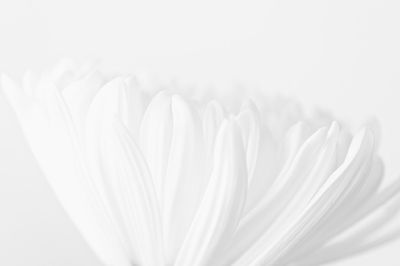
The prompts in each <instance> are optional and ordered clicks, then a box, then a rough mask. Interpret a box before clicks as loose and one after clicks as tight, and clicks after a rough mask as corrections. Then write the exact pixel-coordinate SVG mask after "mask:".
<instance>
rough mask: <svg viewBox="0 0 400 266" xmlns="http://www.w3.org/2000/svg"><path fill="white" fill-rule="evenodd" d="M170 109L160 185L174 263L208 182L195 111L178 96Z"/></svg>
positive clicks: (170, 257) (169, 254) (169, 256)
mask: <svg viewBox="0 0 400 266" xmlns="http://www.w3.org/2000/svg"><path fill="white" fill-rule="evenodd" d="M171 110H172V138H171V145H170V151H169V155H168V166H167V169H166V175H165V179H164V185H163V222H164V235H165V247H166V256H167V263H173V259H174V257H175V256H176V253H177V251H178V249H179V248H180V246H181V244H182V241H183V239H184V237H185V235H186V233H187V230H188V228H189V226H190V224H191V223H192V220H193V216H194V214H195V212H196V210H197V208H198V205H199V203H200V200H201V198H202V196H203V194H204V190H205V187H206V185H207V182H208V177H207V176H206V171H205V167H206V165H205V149H204V139H203V134H202V128H201V120H200V117H199V114H198V112H197V110H195V109H194V108H193V107H191V106H190V105H189V103H187V102H186V101H185V100H184V99H183V98H182V97H180V96H177V95H174V96H172V100H171Z"/></svg>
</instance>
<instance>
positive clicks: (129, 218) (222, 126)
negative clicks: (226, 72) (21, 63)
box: [2, 63, 400, 266]
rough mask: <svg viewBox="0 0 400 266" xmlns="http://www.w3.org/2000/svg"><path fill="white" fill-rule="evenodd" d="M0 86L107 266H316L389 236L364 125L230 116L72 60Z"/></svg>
mask: <svg viewBox="0 0 400 266" xmlns="http://www.w3.org/2000/svg"><path fill="white" fill-rule="evenodd" d="M2 88H3V90H4V92H5V94H6V96H7V97H8V99H9V101H10V103H11V104H12V106H13V107H14V109H15V111H16V113H17V116H18V118H19V120H20V122H21V126H22V128H23V130H24V133H25V136H26V138H27V140H28V143H29V144H30V146H31V148H32V151H33V153H34V155H35V157H36V158H37V160H38V162H39V164H40V166H41V168H42V170H43V171H44V173H45V175H46V177H47V178H48V180H49V182H50V184H51V185H52V187H53V188H54V191H55V193H56V195H57V196H58V198H59V200H60V201H61V203H62V204H63V206H64V207H65V210H66V211H67V212H68V214H69V215H70V217H71V218H72V220H73V221H74V223H75V224H76V226H77V227H78V229H79V230H80V231H81V233H82V235H83V236H84V237H85V239H86V240H87V242H88V243H89V244H90V246H91V247H92V248H93V250H94V251H95V252H96V253H97V255H98V256H99V258H100V259H101V260H102V261H103V262H104V263H105V264H106V265H112V266H132V265H144V266H164V265H165V266H167V265H174V266H189V265H190V266H194V265H199V266H200V265H218V266H219V265H234V266H249V265H254V266H256V265H308V266H309V265H319V264H321V263H325V262H329V261H332V260H335V259H339V258H342V257H345V256H348V255H350V254H353V253H356V252H359V251H363V250H366V249H369V248H371V247H373V246H375V245H377V244H381V243H383V242H386V241H388V240H390V239H392V238H394V237H396V236H397V234H398V231H384V230H383V229H385V228H386V226H385V225H386V224H387V223H388V222H389V221H390V220H391V219H392V218H393V216H394V214H395V213H396V212H397V206H398V197H397V196H398V195H399V190H400V182H399V181H396V182H395V183H393V184H391V185H389V186H386V187H382V186H381V183H382V179H383V163H382V161H381V159H380V157H379V156H378V154H377V152H376V140H375V138H376V137H375V136H374V134H373V132H372V131H371V130H370V129H369V128H368V126H367V127H365V128H364V129H362V130H360V131H359V132H358V133H356V134H355V135H352V134H351V133H350V132H349V131H348V130H347V129H346V128H344V127H342V126H340V125H339V123H338V122H335V121H334V120H333V119H332V118H330V117H328V116H322V115H317V116H308V115H305V114H303V113H302V112H301V110H300V108H299V106H298V105H297V104H295V103H292V102H289V101H276V102H274V103H273V102H271V103H269V104H266V103H257V104H255V103H253V102H251V101H247V102H245V103H244V104H243V105H242V106H241V107H239V108H237V110H228V109H227V108H224V107H223V105H222V104H220V103H219V102H218V101H215V100H214V101H208V102H204V101H200V100H196V99H190V98H189V97H184V96H182V95H180V94H176V93H172V92H169V91H168V90H161V89H160V90H159V91H158V92H150V91H149V90H146V89H145V88H144V87H143V85H142V83H141V82H140V81H137V80H136V79H135V78H132V77H125V76H120V77H116V78H113V79H111V80H107V79H106V78H105V77H104V76H103V75H102V74H101V73H99V72H98V71H97V70H95V69H93V68H87V67H77V66H75V65H73V64H72V63H63V64H61V65H60V66H58V67H57V68H55V69H53V70H51V71H48V72H46V73H44V74H42V75H35V74H33V73H32V72H27V73H26V74H25V76H24V78H23V81H22V84H21V85H20V86H19V85H17V84H16V83H15V82H13V81H12V80H11V79H9V78H8V77H6V76H3V77H2ZM232 97H233V96H232ZM382 231H383V232H382Z"/></svg>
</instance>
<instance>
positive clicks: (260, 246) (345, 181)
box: [234, 131, 373, 266]
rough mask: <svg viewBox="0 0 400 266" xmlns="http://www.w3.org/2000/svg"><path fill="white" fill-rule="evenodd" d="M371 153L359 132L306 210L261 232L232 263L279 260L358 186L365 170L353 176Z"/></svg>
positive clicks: (369, 142) (365, 137) (369, 141)
mask: <svg viewBox="0 0 400 266" xmlns="http://www.w3.org/2000/svg"><path fill="white" fill-rule="evenodd" d="M372 151H373V138H372V134H371V133H370V132H368V131H363V132H361V133H360V134H359V135H357V136H356V138H355V140H353V143H352V145H351V147H350V148H349V154H348V157H347V158H346V160H345V162H344V164H343V165H342V167H340V168H339V169H337V171H335V172H334V173H333V174H332V176H330V177H329V178H328V180H327V181H326V182H325V184H324V185H323V186H322V187H321V188H320V189H319V190H318V192H317V193H316V194H315V196H314V197H313V198H312V199H311V201H310V203H309V204H308V205H307V207H306V208H304V209H301V210H299V211H298V214H296V215H294V216H293V217H291V218H290V219H288V217H285V216H283V217H285V218H284V220H283V221H278V222H277V223H275V225H274V226H272V227H270V228H269V230H268V231H267V232H266V233H264V235H263V236H262V237H261V238H260V240H259V241H257V243H255V245H254V246H253V247H252V248H250V249H249V250H248V251H247V252H246V253H245V254H243V255H242V257H241V258H240V259H239V260H238V261H237V262H236V263H235V264H234V265H235V266H238V265H260V264H261V265H262V264H267V265H271V264H274V263H276V262H277V260H279V259H281V258H282V256H284V254H286V252H287V250H289V249H290V248H292V247H293V245H294V244H296V243H299V241H300V239H302V238H303V237H304V236H306V235H307V233H308V232H310V231H311V230H312V229H313V228H314V227H315V226H316V224H318V223H319V222H320V221H321V220H323V218H324V216H325V215H326V214H329V212H330V211H331V210H332V208H335V206H337V205H338V204H340V203H341V202H345V198H346V197H347V196H351V195H352V194H351V192H353V191H354V189H355V188H357V187H358V185H359V184H360V180H362V177H363V174H365V169H363V170H362V172H361V173H359V174H357V171H358V170H359V169H360V167H361V166H362V165H368V164H369V163H368V160H367V159H368V157H370V156H371V152H372Z"/></svg>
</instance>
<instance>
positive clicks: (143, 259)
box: [102, 119, 163, 265]
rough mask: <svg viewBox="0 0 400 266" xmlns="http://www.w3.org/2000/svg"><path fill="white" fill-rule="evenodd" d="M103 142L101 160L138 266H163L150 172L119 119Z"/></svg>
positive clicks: (158, 224)
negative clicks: (113, 191)
mask: <svg viewBox="0 0 400 266" xmlns="http://www.w3.org/2000/svg"><path fill="white" fill-rule="evenodd" d="M110 127H111V128H110V129H109V131H108V132H107V133H108V134H107V137H106V138H105V139H104V140H103V150H102V158H103V162H104V166H105V171H106V172H107V173H108V175H109V176H108V177H109V178H110V179H111V180H110V181H111V182H112V187H113V188H114V189H115V191H116V192H117V193H115V194H114V196H115V197H116V200H117V203H118V205H119V207H120V208H121V211H122V218H123V220H124V224H125V225H126V226H127V229H128V233H129V235H130V240H131V241H132V242H133V243H132V244H133V246H134V247H135V248H136V249H137V250H135V252H136V253H137V256H138V258H139V259H138V264H140V265H162V264H163V253H162V252H163V251H162V235H161V224H160V213H159V208H158V205H157V198H156V194H155V189H154V185H153V183H152V179H151V177H150V172H149V169H148V168H147V165H146V163H145V161H144V158H143V155H142V154H141V153H140V151H139V149H138V147H137V145H136V144H135V143H134V141H133V139H132V136H131V135H130V133H129V132H128V130H127V128H126V127H125V126H124V125H123V123H122V122H121V120H120V119H116V121H115V122H114V123H113V124H112V125H110Z"/></svg>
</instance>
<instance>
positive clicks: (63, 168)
mask: <svg viewBox="0 0 400 266" xmlns="http://www.w3.org/2000/svg"><path fill="white" fill-rule="evenodd" d="M48 97H49V98H48V100H49V101H52V104H49V105H48V107H51V108H52V109H47V111H50V110H51V111H52V113H53V117H57V119H53V120H51V121H50V120H48V114H47V113H46V111H45V109H44V108H42V107H41V106H38V105H37V104H36V105H35V108H32V109H31V110H30V112H27V113H26V114H25V115H24V116H21V125H22V127H23V130H24V133H25V136H26V137H27V139H28V143H29V144H30V147H31V149H32V151H33V153H34V155H35V157H36V159H37V160H38V162H39V164H40V166H41V168H42V169H43V171H44V173H45V175H46V177H47V179H48V181H49V183H50V184H51V186H52V187H53V189H54V191H55V192H56V195H57V197H58V198H59V200H60V201H61V203H62V205H63V206H64V207H65V209H66V211H67V212H68V214H69V215H70V217H71V219H72V220H73V221H74V223H75V224H76V226H77V227H78V229H79V230H80V231H81V232H82V234H83V236H84V237H85V238H86V240H87V241H88V243H89V245H90V246H91V247H92V248H93V249H94V251H95V252H96V253H97V255H98V256H99V258H100V259H101V260H102V261H103V262H105V263H106V264H109V265H113V266H121V265H126V266H129V261H128V259H127V257H126V255H125V253H124V251H123V249H122V248H121V246H120V243H119V241H118V239H117V238H116V236H115V232H114V229H113V228H112V227H111V226H110V223H109V221H108V218H107V216H106V215H105V213H104V209H103V206H101V204H99V201H98V197H97V193H96V191H95V190H94V187H93V186H92V185H91V183H90V181H89V180H90V179H89V177H88V176H87V172H86V169H85V166H84V165H83V161H82V160H81V158H82V157H81V156H80V155H79V152H78V150H79V148H78V147H77V146H78V145H77V140H76V138H75V136H74V132H73V128H72V124H71V123H72V121H70V120H69V116H68V114H67V113H66V110H67V108H66V106H65V103H64V102H63V101H62V98H61V95H59V94H58V91H57V90H51V91H49V94H48Z"/></svg>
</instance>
